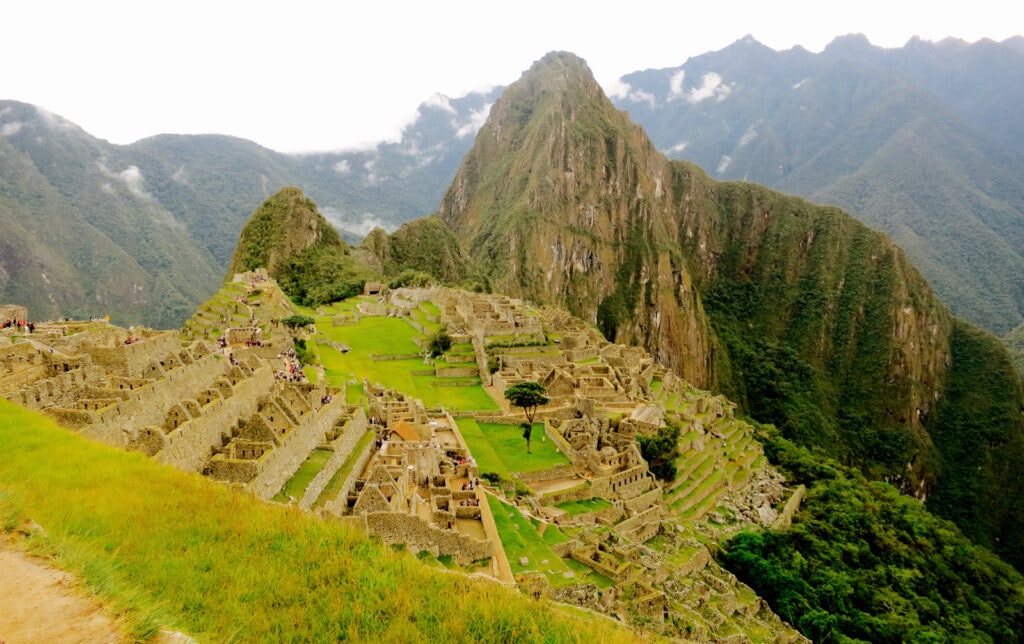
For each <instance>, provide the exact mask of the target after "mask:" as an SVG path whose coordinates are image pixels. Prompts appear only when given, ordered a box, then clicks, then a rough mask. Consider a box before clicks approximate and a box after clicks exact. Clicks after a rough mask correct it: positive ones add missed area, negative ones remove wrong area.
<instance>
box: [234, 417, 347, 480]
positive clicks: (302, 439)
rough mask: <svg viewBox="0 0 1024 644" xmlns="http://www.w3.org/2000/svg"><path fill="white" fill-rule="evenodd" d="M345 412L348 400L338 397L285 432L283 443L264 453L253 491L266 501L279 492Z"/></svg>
mask: <svg viewBox="0 0 1024 644" xmlns="http://www.w3.org/2000/svg"><path fill="white" fill-rule="evenodd" d="M345 411H346V407H345V403H344V401H342V400H341V399H335V400H334V401H332V402H330V403H328V404H326V405H324V406H323V407H321V408H320V409H318V410H317V411H315V412H313V413H310V414H306V415H305V416H303V417H302V421H301V422H300V423H299V425H298V426H297V427H295V429H293V430H291V431H290V432H288V433H287V434H285V435H284V436H283V437H282V438H281V442H280V444H279V445H278V446H277V447H276V448H275V449H274V450H273V451H271V452H270V453H269V454H267V455H265V456H264V458H263V459H262V462H261V463H260V472H259V474H258V475H257V476H256V479H255V480H254V481H253V482H252V483H250V484H249V490H250V491H252V493H253V494H255V495H256V496H257V497H259V498H261V499H263V500H267V499H269V498H270V497H272V496H274V495H275V494H277V493H278V492H279V491H280V490H281V488H282V487H284V484H285V483H287V482H288V479H290V478H291V477H292V476H294V475H295V472H296V471H297V470H298V469H299V467H300V466H301V465H302V463H303V462H305V460H306V459H307V458H308V457H309V454H310V452H312V451H313V450H314V449H315V448H316V446H317V445H319V444H320V442H321V441H322V440H323V437H324V434H326V433H327V431H328V430H329V429H331V428H332V427H334V424H335V422H337V420H338V418H339V417H340V416H341V415H342V414H344V413H345Z"/></svg>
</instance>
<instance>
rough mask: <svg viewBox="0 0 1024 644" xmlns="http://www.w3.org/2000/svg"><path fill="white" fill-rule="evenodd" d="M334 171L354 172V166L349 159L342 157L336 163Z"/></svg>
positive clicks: (342, 172) (340, 172) (339, 172)
mask: <svg viewBox="0 0 1024 644" xmlns="http://www.w3.org/2000/svg"><path fill="white" fill-rule="evenodd" d="M334 171H335V172H337V173H338V174H348V173H350V172H352V166H350V165H349V163H348V159H342V160H341V161H338V162H337V163H335V164H334Z"/></svg>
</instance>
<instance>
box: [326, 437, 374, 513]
mask: <svg viewBox="0 0 1024 644" xmlns="http://www.w3.org/2000/svg"><path fill="white" fill-rule="evenodd" d="M373 454H374V448H373V442H372V441H371V442H370V443H368V444H367V446H366V449H364V450H363V453H362V454H360V455H359V458H358V459H356V462H355V463H354V464H353V466H352V470H351V471H350V472H349V473H348V476H347V477H346V478H345V481H344V482H343V483H342V485H341V489H340V491H339V492H338V495H337V496H336V497H334V498H333V499H327V503H326V504H324V509H325V510H327V512H330V513H331V514H333V515H334V516H336V517H342V516H345V515H346V514H347V513H348V496H349V494H351V493H352V491H354V490H355V489H356V483H357V482H358V481H359V478H360V477H361V476H362V475H363V472H364V471H365V470H366V464H367V463H369V462H370V458H371V457H372V456H373Z"/></svg>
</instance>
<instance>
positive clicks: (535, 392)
mask: <svg viewBox="0 0 1024 644" xmlns="http://www.w3.org/2000/svg"><path fill="white" fill-rule="evenodd" d="M505 400H507V401H509V402H510V403H512V404H513V405H515V406H516V407H522V408H523V413H524V414H526V423H524V429H523V438H525V439H526V452H527V453H529V452H530V434H531V432H532V429H533V417H534V414H536V413H537V408H538V407H540V406H541V405H546V404H548V397H547V390H546V389H544V385H542V384H540V383H539V382H534V381H532V380H527V381H525V382H517V383H516V384H514V385H512V386H511V387H509V388H508V389H506V390H505Z"/></svg>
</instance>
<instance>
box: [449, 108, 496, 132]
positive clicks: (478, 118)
mask: <svg viewBox="0 0 1024 644" xmlns="http://www.w3.org/2000/svg"><path fill="white" fill-rule="evenodd" d="M491 105H493V103H488V104H487V105H484V106H483V107H481V108H480V109H478V110H472V111H470V113H469V121H468V122H466V123H463V124H462V125H458V124H457V123H455V122H454V121H453V122H452V126H454V127H455V137H456V138H459V139H464V138H466V137H467V136H470V135H476V133H477V132H479V131H480V128H482V127H483V126H484V123H486V122H487V116H488V115H489V114H490V113H491Z"/></svg>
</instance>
